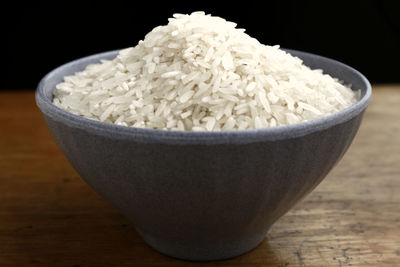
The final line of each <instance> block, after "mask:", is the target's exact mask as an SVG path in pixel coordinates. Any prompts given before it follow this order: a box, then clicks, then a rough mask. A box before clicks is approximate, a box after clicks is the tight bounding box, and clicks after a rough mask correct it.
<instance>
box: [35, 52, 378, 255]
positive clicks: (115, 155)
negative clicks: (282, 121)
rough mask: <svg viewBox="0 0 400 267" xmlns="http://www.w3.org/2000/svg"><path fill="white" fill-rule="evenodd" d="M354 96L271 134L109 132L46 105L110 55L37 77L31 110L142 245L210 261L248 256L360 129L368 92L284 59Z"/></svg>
mask: <svg viewBox="0 0 400 267" xmlns="http://www.w3.org/2000/svg"><path fill="white" fill-rule="evenodd" d="M287 51H288V52H289V53H291V54H293V55H294V56H298V57H300V58H301V59H302V60H303V61H304V63H305V64H306V65H308V66H309V67H311V68H321V69H323V70H324V71H325V73H328V74H330V75H332V76H334V77H337V78H339V79H340V80H343V81H344V82H345V83H346V84H352V86H353V88H355V89H360V90H361V99H360V100H359V101H358V102H357V103H356V104H355V105H353V106H351V107H350V108H347V109H345V110H343V111H341V112H339V113H337V114H334V115H330V116H327V117H324V118H321V119H317V120H313V121H309V122H304V123H299V124H294V125H290V126H280V127H275V128H267V129H258V130H244V131H226V132H190V131H187V132H184V131H167V130H152V129H140V128H133V127H124V126H118V125H114V124H110V123H104V122H99V121H94V120H90V119H86V118H83V117H80V116H76V115H74V114H71V113H69V112H67V111H65V110H62V109H60V108H58V107H56V106H55V105H53V104H52V99H53V96H52V92H53V89H54V88H55V86H56V84H58V83H59V82H61V81H63V77H64V76H66V75H71V74H74V73H75V72H77V71H81V70H83V69H84V68H85V67H86V66H87V65H88V64H90V63H97V62H99V60H100V59H112V58H114V57H115V56H116V55H117V53H118V51H112V52H106V53H101V54H96V55H93V56H89V57H85V58H82V59H78V60H76V61H73V62H70V63H67V64H65V65H62V66H60V67H58V68H56V69H55V70H53V71H51V72H50V73H49V74H47V75H46V76H45V77H44V78H43V79H42V81H41V82H40V84H39V85H38V88H37V90H36V102H37V105H38V107H39V108H40V110H41V112H42V113H43V115H44V118H45V121H46V123H47V125H48V128H49V129H50V131H51V133H52V135H53V136H54V139H55V141H56V142H57V144H58V146H59V147H60V148H61V150H62V152H63V153H64V155H65V156H66V158H67V159H68V160H69V162H70V163H71V164H72V166H73V167H74V168H75V170H76V171H77V172H78V173H79V174H80V176H81V177H82V178H83V179H84V180H85V181H86V182H87V183H88V184H89V185H90V186H91V187H92V188H93V189H94V190H95V191H96V192H98V193H99V194H100V195H101V196H103V197H104V198H105V199H107V200H109V201H110V202H111V203H113V204H114V205H115V206H116V207H118V208H119V209H120V210H121V212H122V213H123V214H125V215H126V216H127V217H128V218H130V219H131V220H132V222H133V224H134V226H135V228H136V230H137V231H138V233H139V234H140V235H141V236H142V238H143V239H144V240H145V242H146V243H147V244H148V245H150V246H151V247H153V248H154V249H156V250H158V251H160V252H162V253H164V254H167V255H170V256H172V257H176V258H181V259H187V260H217V259H226V258H231V257H234V256H237V255H240V254H243V253H245V252H247V251H249V250H251V249H253V248H254V247H256V246H257V245H258V244H259V243H260V242H261V241H262V240H263V239H264V237H265V235H266V233H267V231H268V229H269V227H270V226H271V225H272V224H273V223H274V222H275V221H276V220H277V219H278V218H279V217H281V216H282V215H283V214H285V213H286V212H287V211H288V210H289V209H290V208H291V207H292V206H293V205H295V204H296V203H297V202H298V201H299V200H300V199H301V198H303V197H304V196H306V195H307V194H308V193H309V192H311V190H312V189H313V188H315V187H316V186H317V185H318V184H319V183H320V182H321V180H322V179H323V178H324V177H325V176H326V175H327V174H328V172H329V171H330V170H331V169H332V167H333V166H334V165H335V164H336V163H337V162H338V161H339V160H340V159H341V157H342V156H343V154H344V153H345V152H346V150H347V149H348V147H349V146H350V144H351V142H352V140H353V138H354V136H355V135H356V133H357V130H358V128H359V126H360V123H361V120H362V116H363V113H364V111H365V109H366V107H367V105H368V103H369V101H370V98H371V86H370V84H369V82H368V80H367V79H366V78H365V77H364V76H363V75H362V74H361V73H359V72H358V71H356V70H354V69H353V68H351V67H349V66H347V65H344V64H342V63H340V62H338V61H335V60H332V59H328V58H325V57H321V56H318V55H313V54H309V53H305V52H299V51H294V50H287Z"/></svg>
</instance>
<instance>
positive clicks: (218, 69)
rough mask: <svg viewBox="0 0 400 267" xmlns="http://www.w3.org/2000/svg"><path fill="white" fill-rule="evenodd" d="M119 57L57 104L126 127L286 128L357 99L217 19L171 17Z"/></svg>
mask: <svg viewBox="0 0 400 267" xmlns="http://www.w3.org/2000/svg"><path fill="white" fill-rule="evenodd" d="M173 17H174V18H170V19H169V24H168V25H166V26H158V27H156V28H154V29H153V30H152V31H151V32H150V33H148V34H147V35H146V37H145V39H144V40H143V41H140V42H139V43H138V45H137V46H135V47H130V48H127V49H124V50H121V51H120V52H119V55H118V56H117V57H116V58H115V59H113V60H111V61H110V60H102V61H101V62H100V63H98V64H91V65H88V66H87V67H86V69H85V70H84V71H82V72H78V73H76V74H75V75H73V76H67V77H65V78H64V82H62V83H60V84H58V85H57V86H56V89H55V90H54V101H53V102H54V104H55V105H57V106H58V107H60V108H63V109H65V110H67V111H69V112H71V113H74V114H76V115H80V116H83V117H86V118H90V119H94V120H99V121H104V122H109V123H115V124H119V125H123V126H131V127H141V128H152V129H168V130H192V131H221V130H223V131H225V130H245V129H254V128H266V127H274V126H280V125H288V124H294V123H299V122H304V121H308V120H313V119H316V118H320V117H323V116H327V115H330V114H333V113H336V112H338V111H340V110H343V109H345V108H347V107H349V106H351V105H353V104H354V103H355V102H356V101H357V97H358V96H357V95H356V93H355V92H353V91H352V90H351V89H350V88H349V87H347V86H345V85H343V84H342V82H340V81H339V80H338V79H336V78H332V77H331V76H329V75H327V74H323V71H322V70H311V69H310V68H308V67H307V66H305V65H303V64H302V61H301V60H300V59H299V58H297V57H293V56H291V55H290V54H288V53H286V52H285V51H283V50H280V49H279V46H268V45H263V44H260V43H259V42H258V41H257V40H256V39H254V38H252V37H250V36H249V35H247V34H246V33H244V29H237V28H235V27H236V24H235V23H233V22H228V21H226V20H224V19H222V18H220V17H213V16H211V15H205V13H204V12H194V13H192V14H190V15H183V14H174V15H173Z"/></svg>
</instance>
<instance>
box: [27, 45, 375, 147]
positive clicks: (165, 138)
mask: <svg viewBox="0 0 400 267" xmlns="http://www.w3.org/2000/svg"><path fill="white" fill-rule="evenodd" d="M284 50H285V51H286V52H289V53H291V54H294V56H297V57H300V58H301V57H302V56H303V55H304V56H306V57H310V58H311V57H313V58H314V59H316V60H318V61H320V60H322V61H327V62H329V63H331V64H334V65H336V66H338V67H339V68H341V69H342V70H344V71H346V72H351V73H353V74H354V75H355V76H357V78H358V79H360V81H361V83H362V84H363V85H364V87H365V94H364V95H363V96H362V97H361V99H359V101H358V102H357V103H356V104H354V105H352V106H350V107H348V108H346V109H344V110H341V111H339V112H337V113H335V114H332V115H328V116H324V117H322V118H318V119H315V120H310V121H306V122H300V123H296V124H291V125H284V126H276V127H271V128H262V129H247V130H229V131H175V130H161V129H149V128H137V127H130V126H122V125H116V124H113V123H108V122H101V121H96V120H93V119H88V118H85V117H81V116H78V115H75V114H73V113H70V112H68V111H66V110H64V109H61V108H59V107H57V106H55V105H54V104H53V103H52V101H51V100H50V99H49V98H48V97H47V96H46V93H45V88H46V85H47V84H48V83H49V81H51V80H52V79H56V78H57V77H58V78H59V76H60V75H61V74H62V75H64V74H63V70H65V69H68V68H71V67H73V66H75V65H79V64H82V63H84V62H85V63H86V64H85V66H86V65H87V64H90V63H95V62H98V61H99V60H100V59H104V58H113V56H116V55H117V54H118V52H119V51H120V50H113V51H108V52H103V53H97V54H94V55H90V56H86V57H82V58H79V59H76V60H73V61H70V62H68V63H65V64H63V65H61V66H59V67H57V68H55V69H53V70H52V71H50V72H49V73H48V74H46V75H45V76H44V77H43V78H42V79H41V81H40V82H39V84H38V86H37V89H36V92H35V99H36V104H37V106H38V107H39V109H40V110H41V112H42V113H43V114H44V115H45V117H50V118H51V119H53V120H56V121H59V122H62V123H64V124H66V125H68V126H69V127H74V128H79V129H83V130H85V131H87V132H89V133H91V134H95V135H105V136H110V137H112V138H122V139H134V140H135V141H137V142H144V143H165V144H246V143H254V142H263V141H276V140H282V139H290V138H296V137H300V136H304V135H307V134H310V133H313V132H317V131H321V130H325V129H327V128H330V127H332V126H334V125H337V124H341V123H344V122H346V121H348V120H350V119H352V118H354V117H355V116H357V115H359V114H360V113H362V112H363V111H364V110H365V109H366V108H367V106H368V104H369V102H370V100H371V95H372V88H371V84H370V83H369V81H368V80H367V78H366V77H365V76H364V75H363V74H361V73H360V72H359V71H357V70H356V69H354V68H352V67H350V66H348V65H346V64H344V63H342V62H339V61H337V60H334V59H331V58H327V57H323V56H320V55H316V54H312V53H308V52H303V51H298V50H293V49H284ZM76 71H78V70H76ZM53 90H54V89H53Z"/></svg>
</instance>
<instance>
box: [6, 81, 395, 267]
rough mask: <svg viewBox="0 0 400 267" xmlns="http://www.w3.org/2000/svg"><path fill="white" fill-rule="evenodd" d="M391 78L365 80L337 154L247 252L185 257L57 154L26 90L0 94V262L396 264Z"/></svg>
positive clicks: (159, 264) (84, 263) (255, 264)
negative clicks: (153, 244) (152, 241)
mask: <svg viewBox="0 0 400 267" xmlns="http://www.w3.org/2000/svg"><path fill="white" fill-rule="evenodd" d="M399 152H400V86H375V87H374V90H373V100H372V103H371V105H370V107H369V108H368V110H367V112H366V115H365V118H364V121H363V123H362V126H361V129H360V131H359V133H358V135H357V136H356V139H355V141H354V143H353V144H352V146H351V147H350V149H349V151H348V152H347V154H346V155H345V156H344V158H343V159H342V161H341V162H340V163H339V164H338V165H337V166H336V167H335V169H334V170H333V171H332V172H331V173H330V174H329V175H328V177H327V178H326V179H325V180H324V181H323V182H322V183H321V185H319V186H318V187H317V188H316V189H315V190H314V191H313V192H312V193H311V194H310V195H309V196H307V197H306V198H305V199H304V200H303V201H301V202H300V203H298V205H297V206H296V207H295V208H294V209H292V210H291V211H290V212H289V213H288V214H286V215H285V216H283V217H282V218H281V219H280V220H279V221H278V222H277V223H276V224H275V225H274V226H273V227H272V228H271V230H270V232H269V233H268V235H267V238H266V239H265V241H264V242H263V243H262V244H261V245H260V246H259V247H257V248H256V249H255V250H253V251H251V252H250V253H247V254H245V255H242V256H239V257H237V258H234V259H230V260H226V261H218V262H208V263H198V262H185V261H180V260H176V259H173V258H170V257H167V256H164V255H162V254H160V253H158V252H156V251H154V250H153V249H151V248H149V247H148V246H147V245H146V244H144V242H143V241H142V239H141V238H140V237H139V236H138V234H137V233H136V232H135V229H134V228H133V227H132V225H131V224H130V222H129V221H128V220H127V219H126V218H125V217H124V216H122V215H121V214H120V213H119V212H118V210H117V209H115V208H114V207H112V206H111V205H110V204H108V203H107V202H106V201H105V200H103V199H101V198H100V197H99V196H98V195H97V194H96V193H95V192H94V191H93V190H92V189H91V188H90V187H89V186H88V185H87V184H86V183H85V182H83V180H82V179H81V178H80V177H79V176H78V175H77V174H76V173H75V171H74V170H73V169H72V167H71V166H70V165H69V163H68V162H67V160H66V159H65V158H64V156H63V155H62V154H61V152H60V150H59V149H58V147H57V146H56V144H55V143H54V141H53V139H52V137H51V136H50V133H49V131H48V130H47V128H46V126H45V124H44V121H43V119H42V117H41V114H40V112H39V110H38V109H37V108H36V106H35V104H34V95H33V92H32V91H21V92H1V93H0V266H82V267H83V266H274V267H284V266H307V267H311V266H315V267H317V266H318V267H319V266H324V267H330V266H338V267H340V266H363V267H364V266H374V267H376V266H400V164H399V163H398V162H399V161H400V153H399Z"/></svg>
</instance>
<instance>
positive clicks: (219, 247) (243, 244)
mask: <svg viewBox="0 0 400 267" xmlns="http://www.w3.org/2000/svg"><path fill="white" fill-rule="evenodd" d="M137 231H138V233H139V235H140V236H141V237H142V238H143V240H144V241H145V242H146V243H147V244H148V245H149V246H150V247H152V248H153V249H155V250H157V251H158V252H160V253H162V254H165V255H167V256H170V257H173V258H178V259H183V260H189V261H213V260H224V259H229V258H233V257H236V256H240V255H242V254H245V253H246V252H249V251H250V250H252V249H254V248H256V247H257V246H258V245H259V244H260V243H261V242H262V241H263V240H264V238H265V236H266V233H262V234H261V235H258V236H256V237H253V238H247V239H240V240H230V241H225V242H224V241H215V242H212V241H210V243H207V244H205V243H204V242H202V243H199V242H197V241H185V242H179V241H177V240H165V239H160V238H157V237H154V236H152V235H149V234H147V233H145V232H142V231H140V230H137Z"/></svg>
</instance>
